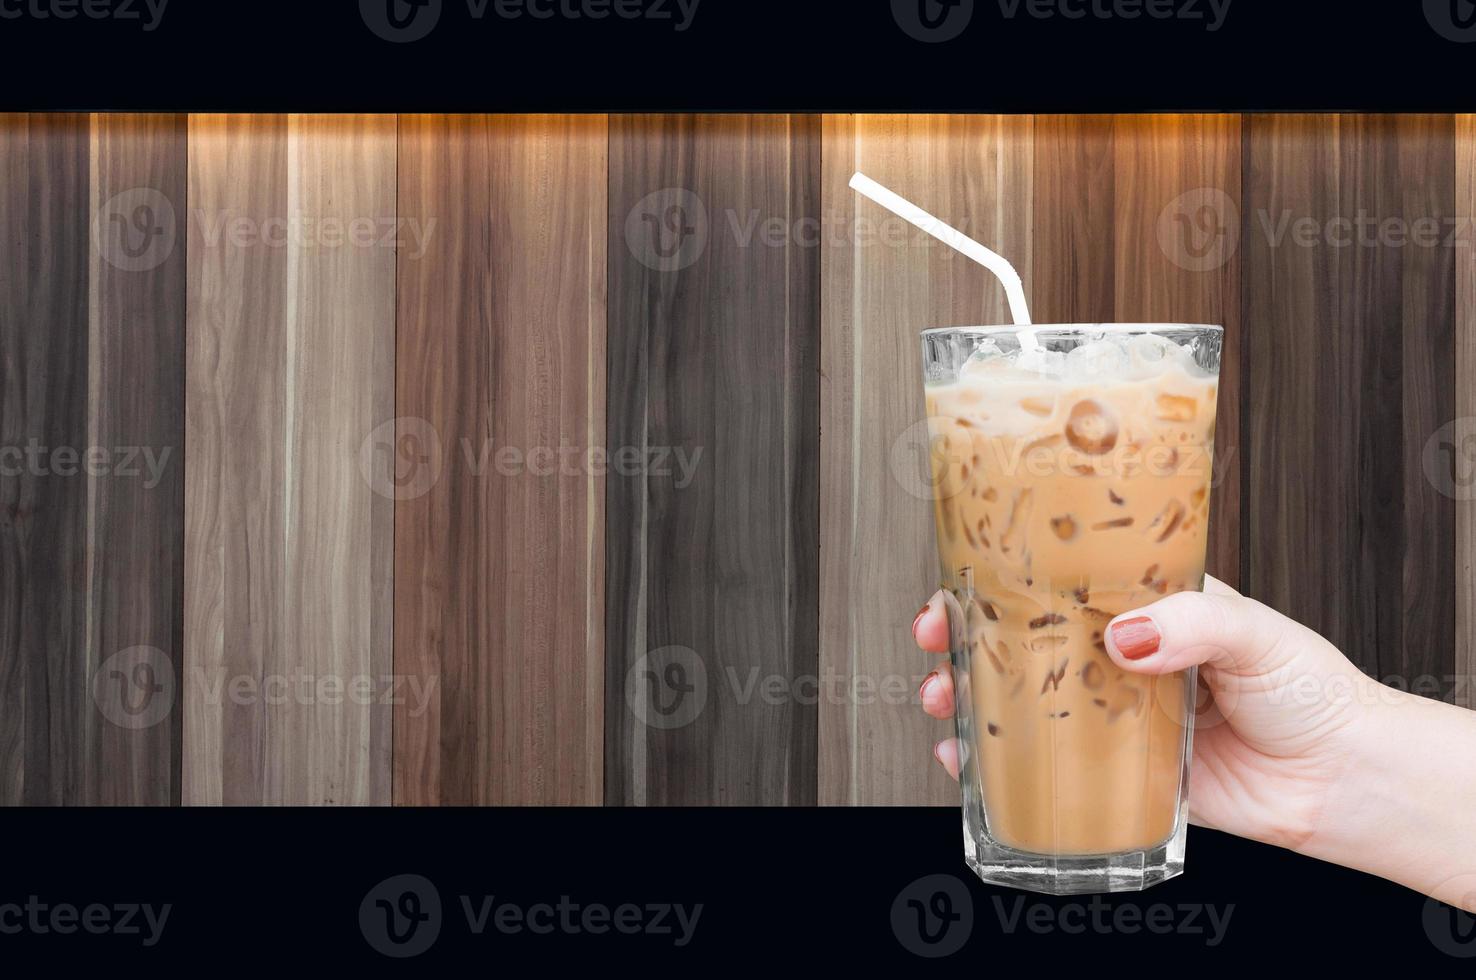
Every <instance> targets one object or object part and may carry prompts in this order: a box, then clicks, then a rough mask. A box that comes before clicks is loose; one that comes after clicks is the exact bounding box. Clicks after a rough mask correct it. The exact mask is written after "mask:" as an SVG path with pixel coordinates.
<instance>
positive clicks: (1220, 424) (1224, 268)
mask: <svg viewBox="0 0 1476 980" xmlns="http://www.w3.org/2000/svg"><path fill="white" fill-rule="evenodd" d="M1035 139H1036V153H1035V207H1034V212H1035V253H1034V266H1035V295H1036V297H1037V299H1036V304H1035V309H1034V310H1033V311H1032V312H1033V314H1034V319H1035V321H1036V322H1037V323H1098V322H1117V323H1134V322H1138V323H1144V322H1146V323H1162V322H1167V323H1214V324H1219V325H1221V326H1223V327H1224V328H1225V349H1224V355H1223V362H1222V365H1221V382H1220V392H1221V394H1220V406H1219V415H1218V419H1217V424H1216V435H1215V455H1216V461H1217V468H1216V474H1215V480H1216V482H1215V487H1214V503H1213V515H1212V521H1211V530H1210V550H1209V561H1208V569H1209V572H1210V574H1212V575H1214V576H1216V577H1217V578H1219V579H1221V580H1223V581H1225V582H1227V583H1229V584H1230V585H1232V586H1235V585H1238V584H1239V582H1240V522H1239V520H1238V514H1239V511H1240V484H1241V475H1240V438H1239V436H1240V387H1241V385H1240V357H1241V354H1240V327H1239V323H1238V321H1239V315H1240V298H1239V286H1240V264H1239V256H1238V254H1237V252H1238V245H1239V237H1240V227H1239V225H1240V213H1239V202H1240V167H1241V161H1240V156H1241V138H1240V120H1239V117H1237V116H1233V115H1154V116H1148V115H1138V116H1132V115H1124V116H1083V115H1070V116H1040V117H1038V118H1037V121H1036V135H1035Z"/></svg>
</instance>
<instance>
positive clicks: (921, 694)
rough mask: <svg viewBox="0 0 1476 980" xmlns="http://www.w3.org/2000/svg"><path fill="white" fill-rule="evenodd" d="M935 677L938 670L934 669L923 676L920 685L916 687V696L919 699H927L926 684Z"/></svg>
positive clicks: (936, 677) (930, 682)
mask: <svg viewBox="0 0 1476 980" xmlns="http://www.w3.org/2000/svg"><path fill="white" fill-rule="evenodd" d="M937 679H938V672H937V671H936V670H935V671H933V672H932V673H931V674H929V675H928V676H926V677H924V678H923V682H922V686H920V687H919V688H918V689H917V696H918V699H919V700H922V701H926V700H927V699H928V686H929V685H931V684H932V683H933V681H935V680H937Z"/></svg>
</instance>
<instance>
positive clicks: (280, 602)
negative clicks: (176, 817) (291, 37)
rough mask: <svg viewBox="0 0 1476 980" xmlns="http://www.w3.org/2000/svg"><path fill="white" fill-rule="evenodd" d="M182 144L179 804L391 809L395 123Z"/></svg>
mask: <svg viewBox="0 0 1476 980" xmlns="http://www.w3.org/2000/svg"><path fill="white" fill-rule="evenodd" d="M189 139H190V176H189V193H190V202H191V220H190V222H189V243H190V250H189V300H188V304H189V343H188V369H187V388H188V391H187V422H186V426H187V445H188V451H189V454H190V465H189V467H188V469H187V478H186V484H187V485H186V563H187V581H188V583H189V586H188V591H187V593H186V599H185V644H186V646H185V650H186V656H185V663H186V704H185V708H186V712H185V774H184V775H185V784H184V798H185V802H187V803H224V804H261V803H266V804H328V803H383V802H388V799H389V797H388V794H389V787H390V781H389V769H388V767H389V755H388V748H389V728H388V726H389V725H390V723H391V719H390V715H389V713H388V711H387V710H386V709H385V707H384V705H383V704H382V703H381V702H382V701H383V695H384V694H385V693H386V689H387V687H388V685H389V683H390V680H389V678H388V677H386V676H385V675H386V673H387V671H388V668H389V664H390V649H389V641H390V626H389V619H388V617H389V613H390V611H389V609H388V606H387V598H388V594H389V589H390V585H389V583H390V581H391V575H392V569H391V567H390V565H389V559H390V554H389V551H388V549H386V548H384V547H383V544H382V541H383V540H384V538H385V537H386V536H387V535H388V534H389V533H390V529H389V521H390V519H391V515H390V512H389V509H388V507H387V506H386V505H385V503H384V502H383V501H382V500H381V499H379V498H378V497H377V496H376V493H375V490H374V487H373V485H372V480H370V479H368V478H366V476H365V475H364V474H363V473H362V472H361V469H362V468H361V466H360V462H361V455H362V453H363V451H364V447H365V443H366V441H368V440H371V439H372V437H373V434H374V433H375V432H376V431H377V427H380V426H382V425H383V424H385V423H388V422H389V421H390V419H391V418H392V408H391V403H390V397H391V394H390V393H391V392H392V388H391V387H390V386H391V385H392V384H393V366H392V351H393V343H394V272H393V270H394V251H393V248H392V247H391V239H389V238H387V237H386V231H387V230H392V229H393V225H394V221H395V214H396V212H395V199H394V192H395V120H394V119H393V118H392V117H332V118H329V117H286V116H194V117H191V120H190V134H189ZM366 690H367V691H369V692H371V694H372V696H368V697H366V696H365V694H364V691H366Z"/></svg>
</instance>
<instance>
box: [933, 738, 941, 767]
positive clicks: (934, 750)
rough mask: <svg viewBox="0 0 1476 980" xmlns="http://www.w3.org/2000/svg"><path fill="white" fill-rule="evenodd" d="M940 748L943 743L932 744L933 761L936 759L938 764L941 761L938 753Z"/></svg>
mask: <svg viewBox="0 0 1476 980" xmlns="http://www.w3.org/2000/svg"><path fill="white" fill-rule="evenodd" d="M942 747H943V743H942V742H935V743H934V744H933V758H934V759H937V760H938V761H939V762H940V763H941V762H942V761H943V756H942V755H941V754H940V753H939V752H938V750H939V749H941V748H942Z"/></svg>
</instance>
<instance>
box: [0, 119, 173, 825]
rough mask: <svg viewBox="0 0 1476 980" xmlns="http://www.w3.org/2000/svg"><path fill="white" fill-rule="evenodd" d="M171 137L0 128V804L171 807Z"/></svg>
mask: <svg viewBox="0 0 1476 980" xmlns="http://www.w3.org/2000/svg"><path fill="white" fill-rule="evenodd" d="M184 127H185V119H184V117H183V116H137V115H131V116H103V115H96V116H87V115H55V116H43V115H36V116H29V117H28V116H20V115H9V116H4V117H0V169H3V171H4V173H5V174H6V179H5V183H4V188H3V190H0V229H3V231H0V234H3V236H4V238H3V243H0V247H3V250H4V256H3V261H0V365H3V370H0V446H3V447H5V448H4V449H3V450H0V452H6V453H7V456H6V458H5V459H4V460H3V463H4V466H3V468H0V804H15V803H27V804H52V805H68V804H169V803H178V802H179V800H180V781H179V780H180V751H181V750H180V721H179V713H178V711H177V710H176V708H177V701H178V697H179V681H180V677H179V673H180V660H181V639H180V629H181V618H180V601H181V595H182V590H183V581H182V577H181V575H182V551H183V521H184V513H183V506H182V504H183V501H182V498H181V492H182V489H183V479H184V460H183V445H184V339H185V279H184V258H185V252H184V248H183V247H182V245H181V244H180V243H179V242H178V240H177V238H176V223H177V220H178V218H179V216H180V215H182V214H183V211H184V206H185V133H184ZM33 450H34V452H33ZM21 453H24V454H25V455H24V457H22V456H21V455H20V454H21Z"/></svg>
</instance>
